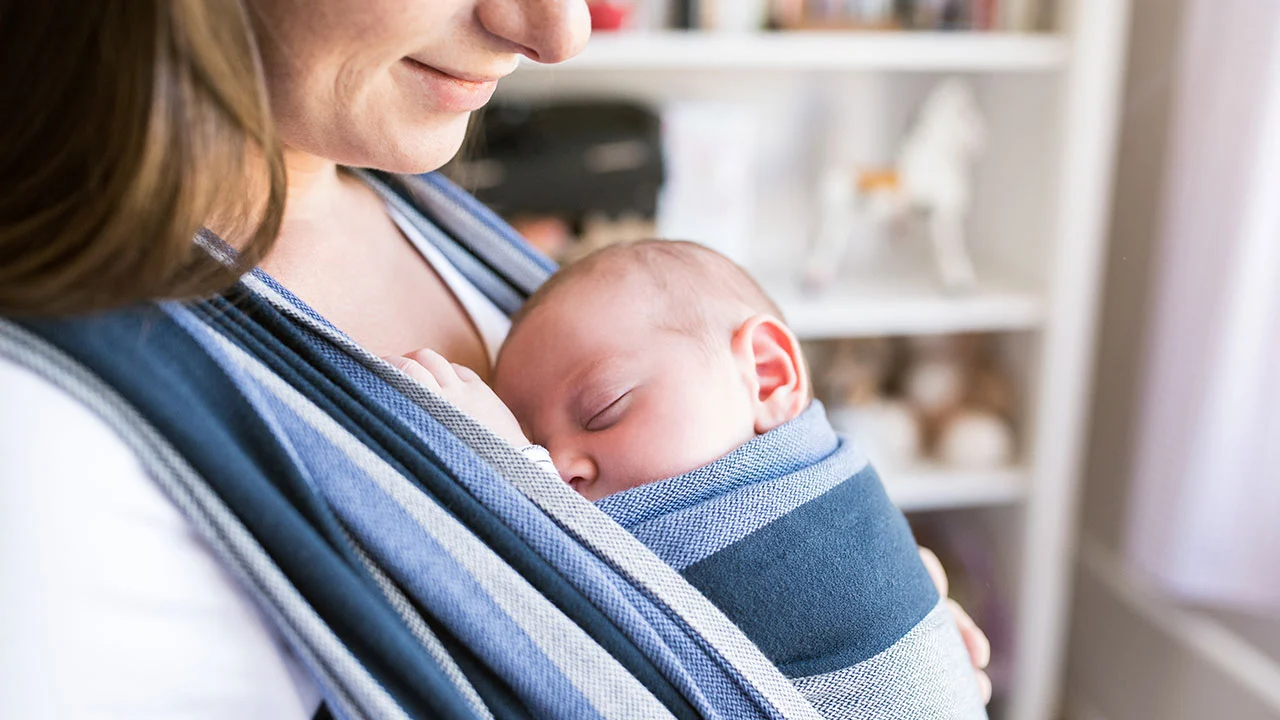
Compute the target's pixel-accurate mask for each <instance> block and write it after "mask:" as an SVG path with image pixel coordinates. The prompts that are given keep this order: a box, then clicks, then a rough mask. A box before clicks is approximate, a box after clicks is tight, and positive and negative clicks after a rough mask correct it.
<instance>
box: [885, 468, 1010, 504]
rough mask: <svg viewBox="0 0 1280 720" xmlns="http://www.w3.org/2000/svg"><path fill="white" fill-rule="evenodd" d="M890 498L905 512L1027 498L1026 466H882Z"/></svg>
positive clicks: (1004, 502)
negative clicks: (971, 468)
mask: <svg viewBox="0 0 1280 720" xmlns="http://www.w3.org/2000/svg"><path fill="white" fill-rule="evenodd" d="M880 469H881V471H882V474H883V475H884V478H885V480H884V485H885V489H886V490H887V491H888V493H889V498H890V499H891V500H893V502H894V503H895V504H896V505H897V506H898V507H900V508H902V509H903V511H905V512H925V511H929V510H951V509H957V508H973V507H988V506H999V505H1008V504H1012V503H1017V502H1021V501H1022V500H1024V499H1025V498H1026V495H1027V488H1028V485H1029V483H1028V480H1029V476H1030V473H1028V472H1027V471H1026V470H1025V469H1023V468H1009V469H1007V470H992V471H984V472H964V471H956V470H952V469H950V468H945V467H941V466H938V465H920V466H916V467H908V468H893V467H888V468H880Z"/></svg>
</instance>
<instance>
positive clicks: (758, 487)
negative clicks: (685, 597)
mask: <svg viewBox="0 0 1280 720" xmlns="http://www.w3.org/2000/svg"><path fill="white" fill-rule="evenodd" d="M596 505H597V506H598V507H599V508H600V509H602V510H604V511H605V512H606V513H608V514H609V516H610V517H612V518H614V519H615V520H617V521H618V523H619V524H621V525H622V526H623V527H625V528H627V529H628V530H630V531H631V532H632V534H634V535H635V536H636V537H637V538H639V539H640V540H641V541H642V542H644V544H645V545H647V546H649V549H651V550H653V552H654V553H655V554H656V555H657V556H658V557H660V558H662V559H663V560H665V561H666V562H667V563H668V564H669V565H671V566H672V567H674V568H676V569H677V570H679V571H680V572H681V574H683V575H684V577H685V579H687V580H688V581H689V582H690V583H692V584H693V585H694V586H695V587H696V588H698V589H699V590H701V591H702V593H703V594H704V595H705V596H706V597H707V598H709V599H710V600H711V601H712V602H714V603H715V604H716V606H717V607H719V608H721V609H722V610H723V611H724V612H725V613H726V614H727V615H728V616H729V618H730V619H731V620H733V621H734V622H735V623H736V624H737V625H738V627H740V628H742V630H743V631H744V632H745V633H746V634H747V636H748V637H749V638H750V639H751V640H752V641H754V642H755V643H756V645H757V646H758V647H760V648H761V650H763V651H764V653H765V655H767V656H768V657H769V659H770V660H772V661H773V662H774V663H775V664H776V665H777V666H778V668H779V669H781V670H782V672H783V673H784V674H785V675H786V676H787V677H788V678H791V679H792V681H793V682H794V683H795V685H796V687H798V688H799V689H800V691H801V692H802V693H803V694H804V696H805V697H806V698H807V699H808V700H809V701H810V702H811V703H812V704H813V706H814V707H815V708H816V709H817V710H818V711H819V712H820V713H821V714H822V715H823V716H824V717H828V718H985V717H986V711H985V709H984V707H983V703H982V699H981V696H980V695H979V691H978V685H977V683H976V682H975V680H974V676H973V667H972V665H971V664H970V661H969V656H968V653H967V651H966V650H965V647H964V642H963V640H962V639H961V638H960V633H959V631H958V629H957V628H956V627H955V623H954V622H953V620H952V618H951V615H950V613H949V612H948V611H947V608H946V606H945V604H944V601H943V599H942V598H940V597H939V596H938V592H937V590H936V589H935V588H934V586H933V583H932V581H931V580H930V578H929V575H928V572H927V571H926V570H925V569H924V566H923V565H922V563H921V561H920V556H919V554H918V552H917V549H916V543H915V540H914V538H913V537H912V534H911V529H910V527H909V526H908V525H907V522H906V519H905V518H904V517H903V515H902V513H901V512H899V511H898V510H897V508H895V507H894V506H893V504H892V503H891V502H890V501H889V498H888V496H887V495H886V494H885V492H884V488H883V486H882V485H881V483H880V479H879V477H878V476H877V475H876V472H875V470H874V469H873V468H872V467H871V465H870V464H869V463H868V462H867V459H866V457H865V456H864V455H863V454H862V453H861V452H859V451H858V449H857V448H856V447H855V446H854V445H853V444H852V443H851V442H850V441H849V440H848V438H844V437H841V436H839V435H837V434H836V433H835V431H834V430H833V429H832V428H831V425H830V424H829V423H828V422H827V416H826V411H825V409H824V408H823V407H822V403H820V402H818V401H816V400H815V401H814V402H813V403H812V405H811V406H810V407H809V408H808V409H807V410H805V411H804V412H803V413H802V414H801V415H800V416H799V417H797V418H795V419H794V420H792V421H790V422H788V423H785V424H783V425H781V426H780V427H778V428H776V429H774V430H772V431H770V432H768V433H765V434H763V435H760V436H757V437H756V438H754V439H753V440H751V441H750V442H748V443H746V444H745V445H743V446H742V447H740V448H738V449H737V450H735V451H733V452H731V453H729V454H728V455H726V456H724V457H723V458H720V459H719V460H717V461H715V462H713V463H710V464H709V465H706V466H703V467H701V468H698V469H696V470H694V471H692V472H689V473H687V474H685V475H681V476H679V477H674V478H670V479H667V480H661V481H659V482H655V483H651V484H648V485H641V486H639V487H636V488H632V489H630V490H627V491H624V492H621V493H618V494H616V495H611V496H609V497H606V498H604V499H602V500H599V501H597V503H596Z"/></svg>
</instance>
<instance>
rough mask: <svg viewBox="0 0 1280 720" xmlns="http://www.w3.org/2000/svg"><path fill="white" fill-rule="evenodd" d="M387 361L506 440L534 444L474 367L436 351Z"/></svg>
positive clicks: (512, 442) (513, 443) (521, 445)
mask: <svg viewBox="0 0 1280 720" xmlns="http://www.w3.org/2000/svg"><path fill="white" fill-rule="evenodd" d="M386 361H387V362H389V363H391V364H392V365H394V366H396V367H397V368H399V369H400V370H401V372H403V373H404V374H406V375H408V376H409V377H411V378H413V379H414V380H417V381H418V382H420V383H422V384H423V385H425V386H426V387H427V389H428V390H431V391H432V392H434V393H435V394H437V395H439V396H440V397H442V398H444V399H445V400H448V401H449V402H451V403H453V404H454V405H455V406H456V407H457V408H458V409H459V410H461V411H462V412H464V413H466V414H468V415H470V416H471V417H473V418H475V419H476V420H478V421H480V423H481V424H482V425H484V426H485V427H487V428H489V429H490V430H492V431H494V432H495V433H497V434H498V437H501V438H502V439H503V440H506V441H507V442H509V443H511V444H512V445H514V446H516V447H518V448H522V447H525V446H526V445H529V444H530V443H529V439H528V438H527V437H525V436H524V431H523V430H521V429H520V423H519V422H517V421H516V417H515V415H512V414H511V410H510V409H509V408H508V407H507V406H506V404H504V403H503V402H502V401H501V400H499V399H498V396H497V395H496V394H495V393H494V392H493V390H492V389H491V388H490V387H489V386H488V385H485V384H484V381H483V380H481V379H480V376H479V375H476V374H475V372H474V371H473V370H472V369H471V368H469V367H465V366H463V365H459V364H457V363H451V362H449V361H448V360H445V359H444V357H443V356H442V355H440V353H437V352H435V351H432V350H417V351H415V352H411V353H409V354H408V355H403V356H398V357H389V358H386Z"/></svg>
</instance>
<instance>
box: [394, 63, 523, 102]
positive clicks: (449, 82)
mask: <svg viewBox="0 0 1280 720" xmlns="http://www.w3.org/2000/svg"><path fill="white" fill-rule="evenodd" d="M403 63H404V65H405V67H406V68H408V69H409V70H410V71H411V73H412V75H413V77H415V78H417V80H418V82H421V83H422V85H423V88H424V90H425V92H426V94H427V95H428V96H429V97H430V98H431V100H432V102H433V104H434V105H436V106H437V107H438V108H440V109H441V110H446V111H453V112H471V111H474V110H479V109H480V108H482V107H484V105H485V103H487V102H489V98H491V97H493V93H494V91H495V90H497V89H498V80H499V79H500V78H501V76H498V77H487V78H486V77H478V76H464V75H463V74H462V73H458V72H456V71H446V70H441V69H439V68H436V67H433V66H431V65H427V64H426V63H423V62H421V61H418V60H414V59H413V58H411V57H406V58H405V59H404V60H403Z"/></svg>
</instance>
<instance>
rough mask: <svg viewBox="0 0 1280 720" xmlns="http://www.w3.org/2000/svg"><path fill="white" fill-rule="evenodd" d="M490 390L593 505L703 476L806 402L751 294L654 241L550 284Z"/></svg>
mask: <svg viewBox="0 0 1280 720" xmlns="http://www.w3.org/2000/svg"><path fill="white" fill-rule="evenodd" d="M494 389H495V390H496V391H497V393H498V396H499V397H501V398H502V400H503V401H504V402H506V404H507V405H508V407H510V408H511V411H512V412H513V413H514V414H515V416H516V418H517V419H518V420H519V421H520V424H521V426H522V427H523V428H524V430H525V433H526V434H527V435H528V436H529V439H530V440H532V441H533V442H535V443H537V444H539V445H542V446H544V447H546V448H547V450H548V451H549V452H550V453H551V457H552V460H554V462H555V464H556V467H557V468H558V469H559V470H560V474H561V476H562V477H564V479H565V480H566V481H567V482H569V483H570V484H571V485H572V486H573V488H574V489H575V490H577V491H578V492H580V493H582V494H583V495H585V496H586V497H587V498H589V499H592V500H595V499H599V498H602V497H604V496H606V495H611V494H613V493H616V492H620V491H622V490H626V489H627V488H631V487H635V486H637V485H642V484H644V483H648V482H653V481H655V480H661V479H663V478H667V477H672V476H674V475H679V474H681V473H685V472H688V471H690V470H693V469H694V468H697V467H700V466H702V465H705V464H707V463H709V462H712V461H714V460H716V459H717V458H719V457H721V456H723V455H725V454H726V453H728V452H730V451H731V450H733V449H735V448H737V447H738V446H739V445H741V444H743V443H744V442H746V441H748V440H750V439H751V438H753V437H755V436H756V435H757V434H760V433H765V432H768V431H769V430H772V429H773V428H775V427H777V426H778V425H781V424H782V423H784V422H787V421H788V420H791V419H792V418H794V417H796V416H797V415H799V414H800V413H801V412H802V411H803V410H804V409H805V408H806V407H807V406H808V404H809V401H810V399H811V393H810V389H809V377H808V372H807V370H806V368H805V363H804V360H803V357H802V355H801V351H800V344H799V342H797V341H796V338H795V336H794V335H793V334H792V333H791V331H790V330H789V329H788V328H787V327H786V325H784V324H783V321H782V316H781V313H780V312H779V311H778V309H777V306H775V305H774V304H773V302H772V301H771V300H769V297H768V296H767V295H766V294H765V293H764V291H763V290H761V289H760V286H759V285H757V284H756V283H755V281H753V280H752V279H751V278H750V276H748V275H747V274H746V272H744V271H743V270H742V268H740V267H738V266H737V265H735V264H734V263H733V262H732V261H730V260H728V259H727V258H725V257H724V256H722V255H720V254H718V253H716V252H714V251H712V250H709V249H707V248H705V247H703V246H701V245H697V244H694V243H687V242H677V241H665V240H646V241H642V242H637V243H630V244H625V245H615V246H612V247H609V248H606V249H604V250H601V251H599V252H597V253H595V254H593V255H590V256H588V257H586V258H584V259H582V260H580V261H578V262H577V263H575V264H573V265H571V266H569V267H567V268H566V269H564V270H562V271H560V272H559V273H557V274H556V275H555V276H553V277H552V278H551V279H550V280H548V281H547V283H546V284H545V285H543V286H542V288H540V289H539V290H538V292H536V293H534V295H533V297H531V298H530V299H529V301H528V302H527V303H526V304H525V307H524V308H523V309H522V310H521V311H520V313H519V314H518V315H517V316H516V318H515V322H514V325H513V326H512V328H511V334H510V335H509V336H508V337H507V342H506V344H505V345H503V347H502V352H501V353H500V354H499V356H498V362H497V366H496V367H495V369H494Z"/></svg>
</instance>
